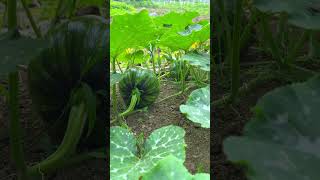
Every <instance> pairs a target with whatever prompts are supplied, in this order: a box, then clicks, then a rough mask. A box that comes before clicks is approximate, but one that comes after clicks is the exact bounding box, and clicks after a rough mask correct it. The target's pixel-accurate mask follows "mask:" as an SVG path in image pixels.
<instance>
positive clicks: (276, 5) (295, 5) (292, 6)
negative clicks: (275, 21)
mask: <svg viewBox="0 0 320 180" xmlns="http://www.w3.org/2000/svg"><path fill="white" fill-rule="evenodd" d="M253 3H254V6H256V7H257V8H258V9H259V10H261V11H263V12H272V13H279V12H286V13H287V14H288V22H289V23H291V24H293V25H296V26H298V27H302V28H304V29H314V30H319V29H320V21H319V19H320V12H319V10H317V8H318V7H319V3H320V1H319V0H310V1H305V0H296V1H292V0H283V1H277V0H271V1H269V0H254V1H253Z"/></svg>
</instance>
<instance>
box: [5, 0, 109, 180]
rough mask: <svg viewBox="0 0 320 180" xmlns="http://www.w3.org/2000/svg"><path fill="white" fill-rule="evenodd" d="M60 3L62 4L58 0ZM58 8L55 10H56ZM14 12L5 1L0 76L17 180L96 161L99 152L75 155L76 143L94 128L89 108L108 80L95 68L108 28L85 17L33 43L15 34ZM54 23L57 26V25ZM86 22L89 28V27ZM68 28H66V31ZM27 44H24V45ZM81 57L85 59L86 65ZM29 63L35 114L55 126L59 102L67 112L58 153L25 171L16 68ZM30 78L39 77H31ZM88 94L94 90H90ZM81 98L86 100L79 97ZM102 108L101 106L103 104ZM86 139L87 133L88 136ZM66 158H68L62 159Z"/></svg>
mask: <svg viewBox="0 0 320 180" xmlns="http://www.w3.org/2000/svg"><path fill="white" fill-rule="evenodd" d="M59 2H60V4H61V2H62V1H59ZM64 2H66V1H64ZM68 2H69V1H68ZM23 4H25V3H23ZM60 4H59V7H58V9H60ZM16 7H17V2H16V0H8V3H7V13H8V32H7V33H5V34H2V35H0V45H1V46H2V47H3V48H1V50H0V55H1V57H2V58H1V61H0V64H1V69H0V76H1V77H5V76H7V75H8V83H9V84H8V86H9V88H8V92H3V93H2V94H4V95H6V96H8V106H9V118H10V121H9V135H10V150H11V155H12V158H13V162H14V164H15V167H16V169H17V178H18V179H21V180H28V179H38V178H41V177H43V175H44V174H47V173H50V172H54V171H55V170H57V169H59V168H62V167H65V166H68V165H71V164H73V163H78V162H80V161H82V160H85V159H89V158H92V157H97V153H100V152H101V151H96V150H95V151H93V152H90V151H89V152H84V153H81V154H76V153H75V152H76V150H77V145H78V143H79V142H80V141H82V140H83V139H84V138H82V137H83V136H82V135H83V131H84V128H85V127H87V129H88V132H90V131H92V128H93V127H96V126H94V125H93V123H94V121H93V119H95V113H96V112H95V111H94V110H93V109H90V107H94V106H95V105H96V107H97V106H100V104H98V105H97V104H95V103H94V102H95V98H96V97H95V96H98V94H99V93H98V92H97V91H99V89H101V88H100V87H101V86H100V83H102V82H105V79H106V78H105V77H103V76H101V74H100V76H99V73H101V72H102V70H101V69H99V68H97V64H99V63H100V65H101V64H103V63H102V62H103V58H104V57H105V56H104V54H103V53H102V52H104V53H105V50H108V48H107V47H106V44H107V43H106V41H107V26H106V25H107V23H106V22H103V21H102V20H101V19H100V20H98V19H97V18H95V17H83V19H82V18H81V19H74V20H71V21H67V22H66V23H65V24H62V25H58V27H56V26H53V27H52V30H51V31H50V33H49V34H48V36H46V38H45V39H31V38H27V37H22V36H21V35H20V33H19V31H18V28H17V16H16ZM24 8H25V10H26V11H27V15H28V17H29V20H30V22H31V24H33V22H32V21H33V19H32V15H31V14H30V12H29V11H28V9H27V6H24ZM57 14H59V13H57ZM54 22H55V23H57V21H54ZM89 22H93V23H92V24H90V23H89ZM69 23H70V24H69ZM67 25H70V26H69V27H68V26H67ZM32 27H33V29H34V31H35V33H36V34H37V35H38V37H42V36H40V34H39V32H37V29H36V28H37V27H36V26H35V24H33V25H32ZM69 28H70V29H69ZM97 30H99V31H97ZM99 35H101V36H102V38H101V37H100V36H99ZM98 36H99V37H98ZM64 43H65V44H64ZM91 43H93V44H91ZM96 43H97V44H96ZM25 44H28V46H26V45H25ZM74 47H77V48H78V49H82V50H84V48H87V49H86V51H85V50H84V51H83V52H82V53H83V54H82V55H83V57H76V53H75V50H78V49H75V48H74ZM57 57H59V58H57ZM44 58H47V59H44ZM85 58H87V60H84V59H85ZM45 60H49V61H50V63H52V64H48V63H47V62H45ZM30 61H32V62H31V64H30V68H32V69H33V70H34V72H30V71H29V77H30V79H31V81H32V82H30V88H31V89H32V88H33V89H32V90H31V91H32V92H33V95H32V96H33V97H32V98H33V101H34V102H35V104H37V107H38V110H39V112H40V114H42V116H43V117H45V116H46V114H45V112H49V113H50V114H51V115H53V116H52V117H48V116H47V117H46V119H44V120H47V121H48V122H52V121H54V120H53V119H54V117H57V113H58V111H59V108H62V105H61V104H59V103H58V101H60V100H61V101H62V102H63V103H65V104H64V107H65V108H66V109H67V110H66V111H67V112H65V113H66V114H63V113H62V114H63V120H64V121H62V122H63V124H64V125H63V126H64V127H63V128H64V130H65V133H64V135H63V134H61V135H60V138H59V139H60V141H62V142H61V144H59V147H58V149H57V150H56V151H55V152H54V153H53V154H51V155H50V156H49V157H48V158H46V159H44V160H42V161H41V162H39V163H35V164H33V165H32V166H27V164H26V162H25V158H24V153H23V146H22V143H21V142H22V140H21V139H22V137H21V132H22V130H21V126H20V123H19V106H18V92H19V86H18V81H19V79H18V66H19V65H27V66H28V65H29V62H30ZM65 62H67V64H68V67H65V66H64V67H62V63H65ZM79 62H81V63H79ZM63 65H65V64H63ZM59 68H61V69H59ZM58 69H59V70H58ZM61 72H63V73H62V74H63V75H66V74H67V75H66V76H65V77H64V78H66V77H67V78H66V79H65V81H64V82H65V83H69V82H70V83H71V84H70V85H72V86H73V87H70V86H68V85H69V84H68V85H66V84H64V83H61V82H63V81H61V80H62V78H61V76H59V73H61ZM33 73H35V74H36V75H38V77H35V76H34V75H35V74H33ZM37 73H38V74H37ZM97 74H98V75H97ZM103 74H105V73H103ZM103 74H102V75H103ZM93 76H94V77H98V79H99V80H98V81H97V82H95V81H96V79H95V78H94V77H93ZM68 78H69V79H68ZM60 81H61V82H60ZM49 82H50V83H49ZM98 82H99V83H98ZM47 83H49V84H48V85H49V86H48V87H50V88H55V91H57V92H52V91H51V90H50V89H48V88H45V87H43V86H45V84H47ZM40 84H41V86H40ZM88 84H89V85H90V86H89V85H88ZM104 85H105V84H104ZM66 86H67V87H66ZM36 88H39V89H42V90H43V92H39V91H38V90H39V89H36ZM64 88H65V89H64ZM90 89H93V90H91V91H90ZM96 90H97V91H96ZM4 91H6V90H4ZM36 93H38V94H36ZM45 93H47V94H45ZM50 93H53V94H54V95H53V96H55V97H56V98H57V99H56V100H54V99H50V97H48V96H51V95H52V94H50ZM44 94H45V95H46V96H47V97H45V95H44ZM61 95H64V96H61ZM83 96H84V97H85V98H79V97H83ZM46 100H52V104H50V102H46ZM57 100H58V101H57ZM46 103H48V104H46ZM55 103H56V104H55ZM101 105H102V106H103V103H102V104H101ZM60 110H62V109H60ZM63 110H65V109H63ZM100 112H102V111H100ZM68 114H69V115H68ZM102 117H103V116H102ZM58 134H59V133H58ZM90 134H91V133H87V136H89V135H90ZM100 142H101V141H100ZM85 145H87V144H85ZM102 154H103V153H102ZM66 157H69V158H68V159H65V158H66Z"/></svg>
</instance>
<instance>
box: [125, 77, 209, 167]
mask: <svg viewBox="0 0 320 180" xmlns="http://www.w3.org/2000/svg"><path fill="white" fill-rule="evenodd" d="M177 92H179V86H178V85H176V84H175V83H173V82H170V81H164V82H163V83H162V84H161V90H160V95H159V97H158V101H159V100H161V99H163V98H166V97H168V96H170V95H172V94H175V93H177ZM190 92H191V91H190ZM190 92H187V93H186V95H185V96H175V97H172V98H170V99H167V100H165V101H162V102H159V103H155V104H154V105H152V106H151V107H149V109H148V111H147V112H139V113H135V114H132V115H130V116H129V117H128V118H127V119H126V123H127V124H128V126H129V127H130V128H132V131H133V132H134V133H135V134H137V135H138V134H140V133H141V132H142V133H144V136H145V138H147V137H148V136H149V135H150V134H151V133H152V132H153V131H154V130H156V129H158V128H161V127H164V126H168V125H176V126H180V127H182V128H184V130H185V131H186V135H185V142H186V144H187V147H186V161H185V166H186V167H187V169H188V170H189V171H190V172H192V173H196V172H197V173H198V172H205V173H209V171H210V129H205V128H201V127H198V126H196V125H195V124H193V123H192V122H191V121H189V120H187V119H186V118H185V117H184V116H183V115H182V114H181V112H180V110H179V106H180V105H181V104H183V103H185V101H186V99H187V98H188V94H190Z"/></svg>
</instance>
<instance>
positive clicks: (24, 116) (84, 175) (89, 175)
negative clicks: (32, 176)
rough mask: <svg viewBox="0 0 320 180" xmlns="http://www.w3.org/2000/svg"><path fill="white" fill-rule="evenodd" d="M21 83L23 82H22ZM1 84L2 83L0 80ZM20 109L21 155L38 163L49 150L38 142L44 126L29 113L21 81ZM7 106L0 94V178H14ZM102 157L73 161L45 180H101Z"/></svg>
mask: <svg viewBox="0 0 320 180" xmlns="http://www.w3.org/2000/svg"><path fill="white" fill-rule="evenodd" d="M22 82H23V81H22ZM0 84H1V85H6V82H4V81H1V80H0ZM19 98H20V112H21V115H20V117H21V125H22V129H23V131H24V132H23V145H24V153H25V158H26V161H27V164H28V165H32V164H34V163H36V162H39V161H41V160H43V159H45V158H46V157H48V155H49V153H47V152H46V150H45V148H47V147H45V145H44V144H43V143H41V141H42V140H43V137H44V135H43V133H45V128H44V126H43V123H42V122H41V120H39V118H37V116H36V115H34V114H35V113H32V112H33V111H32V108H31V107H32V102H31V99H30V97H29V93H28V90H27V87H26V85H25V83H21V82H20V94H19ZM8 122H9V118H8V109H7V106H6V104H5V101H4V98H3V97H0V180H11V179H16V174H15V173H16V172H15V169H14V166H13V163H11V162H10V152H9V136H8ZM106 164H107V162H106V160H102V159H101V160H90V161H86V162H83V163H81V164H76V165H74V166H71V167H69V168H64V169H62V170H58V171H57V172H56V173H53V174H50V175H45V177H44V179H45V180H46V179H48V180H76V179H90V180H91V179H93V180H95V179H96V180H101V179H105V177H106V173H107V172H106V170H107V168H106Z"/></svg>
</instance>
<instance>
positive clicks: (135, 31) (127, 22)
mask: <svg viewBox="0 0 320 180" xmlns="http://www.w3.org/2000/svg"><path fill="white" fill-rule="evenodd" d="M110 36H111V40H110V56H111V58H115V57H116V56H118V55H119V54H120V53H122V52H123V51H124V50H126V49H127V48H137V47H139V46H143V47H144V46H147V45H148V44H149V43H150V42H151V41H153V40H155V39H156V36H157V30H156V26H155V25H154V23H153V21H152V19H151V17H150V16H149V13H148V11H146V10H143V11H141V12H139V13H136V14H125V15H118V16H114V17H113V18H112V23H111V31H110Z"/></svg>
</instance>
